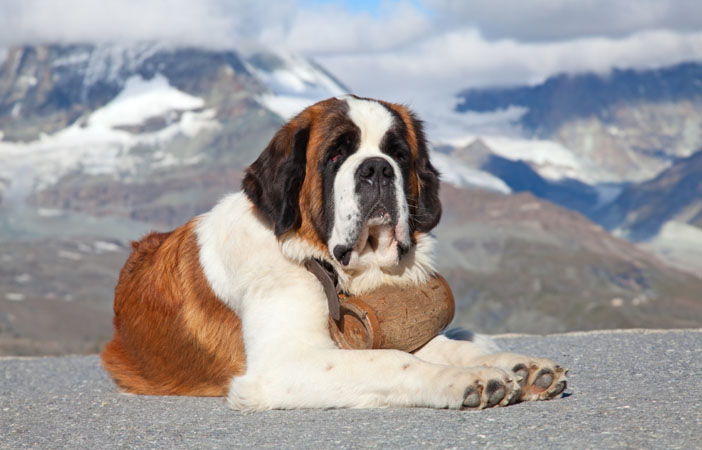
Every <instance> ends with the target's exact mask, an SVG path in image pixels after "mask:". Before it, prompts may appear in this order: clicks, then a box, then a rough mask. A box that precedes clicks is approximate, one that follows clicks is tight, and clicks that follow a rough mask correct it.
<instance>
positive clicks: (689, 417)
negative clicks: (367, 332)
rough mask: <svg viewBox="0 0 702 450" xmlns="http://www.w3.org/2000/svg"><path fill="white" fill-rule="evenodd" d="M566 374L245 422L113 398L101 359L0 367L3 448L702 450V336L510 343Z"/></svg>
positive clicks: (181, 402) (179, 403) (178, 405)
mask: <svg viewBox="0 0 702 450" xmlns="http://www.w3.org/2000/svg"><path fill="white" fill-rule="evenodd" d="M497 341H498V342H499V344H500V345H501V346H503V347H504V348H505V349H506V350H510V351H520V352H523V353H532V354H535V355H536V354H538V355H540V356H547V357H550V358H553V359H554V360H556V361H557V362H558V363H560V364H562V365H565V366H567V367H569V368H570V376H569V385H568V389H567V390H566V391H565V393H564V396H563V397H562V398H558V399H555V400H552V401H547V402H536V403H522V404H518V405H513V406H509V407H507V408H500V409H490V410H484V411H463V412H462V411H448V410H430V409H384V410H326V411H322V410H302V411H269V412H263V413H251V414H241V413H239V412H236V411H232V410H230V409H229V408H228V407H227V406H226V404H225V403H224V401H223V399H220V398H173V397H142V396H130V395H123V394H119V393H117V391H116V389H115V387H114V385H113V384H112V382H111V381H110V379H109V378H108V376H107V375H106V373H105V372H104V371H103V370H102V369H101V367H100V364H99V358H98V357H97V356H69V357H57V358H26V359H23V358H4V359H0V373H1V374H2V375H0V377H1V378H0V380H1V381H0V436H2V438H0V448H100V449H109V448H125V447H126V448H198V449H199V448H251V447H256V448H313V449H317V448H319V449H325V448H331V447H334V448H340V449H343V448H384V449H385V448H403V449H405V448H422V449H423V448H471V447H487V446H490V447H497V448H539V447H541V448H556V447H559V448H562V447H565V448H598V449H600V448H666V449H668V448H699V445H700V440H702V407H701V406H700V405H702V381H700V378H699V377H700V373H702V330H673V331H651V330H631V331H614V332H611V331H610V332H593V333H571V334H564V335H550V336H503V337H500V338H498V339H497Z"/></svg>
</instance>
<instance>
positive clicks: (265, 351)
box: [228, 274, 519, 410]
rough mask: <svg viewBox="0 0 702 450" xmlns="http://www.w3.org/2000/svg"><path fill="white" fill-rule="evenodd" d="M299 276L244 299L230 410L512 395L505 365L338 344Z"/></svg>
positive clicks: (495, 400)
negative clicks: (240, 371)
mask: <svg viewBox="0 0 702 450" xmlns="http://www.w3.org/2000/svg"><path fill="white" fill-rule="evenodd" d="M303 275H305V274H303ZM301 278H302V277H298V279H296V282H295V284H290V285H288V286H285V284H286V283H284V282H279V283H278V285H279V286H280V290H276V291H275V292H273V291H271V289H270V288H269V287H268V288H267V289H268V297H267V298H265V299H261V297H260V296H254V297H252V300H251V301H246V306H245V309H244V310H243V311H242V313H241V314H240V317H241V320H242V328H243V335H244V343H245V347H246V373H245V374H244V375H242V376H240V377H235V378H234V379H233V380H232V383H231V385H230V389H229V397H228V400H229V403H230V405H231V406H232V407H234V408H235V409H240V410H264V409H291V408H343V407H357V408H366V407H390V406H396V407H411V406H420V407H433V408H455V409H459V408H485V407H491V406H503V405H507V404H510V403H513V402H514V401H516V399H517V394H518V392H519V385H518V384H517V381H516V376H515V375H514V374H513V373H512V372H510V371H507V370H503V369H499V368H494V367H483V366H481V367H474V368H459V367H448V366H442V365H438V364H432V363H429V362H426V361H422V360H420V359H419V358H417V357H415V356H414V355H411V354H409V353H406V352H402V351H398V350H341V349H339V348H337V347H336V345H335V344H334V343H333V341H332V340H331V337H330V335H329V329H328V312H327V305H326V299H325V297H324V294H323V291H322V289H321V287H320V286H319V285H318V283H316V279H315V278H314V277H313V276H312V275H309V276H307V275H305V278H309V280H306V279H305V278H302V279H301ZM308 282H309V285H308V284H307V283H308Z"/></svg>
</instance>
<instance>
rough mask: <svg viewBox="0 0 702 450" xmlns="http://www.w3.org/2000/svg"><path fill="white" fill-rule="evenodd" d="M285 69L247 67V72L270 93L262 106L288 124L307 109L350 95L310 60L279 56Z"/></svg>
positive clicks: (263, 97) (279, 54)
mask: <svg viewBox="0 0 702 450" xmlns="http://www.w3.org/2000/svg"><path fill="white" fill-rule="evenodd" d="M275 56H276V57H278V58H279V59H280V60H281V63H282V64H281V65H280V67H278V68H275V69H273V70H271V71H267V70H263V69H260V68H258V67H255V66H254V65H251V64H248V63H247V67H246V68H247V70H249V72H251V73H252V74H253V75H254V76H256V77H257V78H258V79H259V80H261V81H262V82H263V83H264V84H265V85H266V86H267V87H268V90H269V92H268V93H266V94H264V95H262V96H260V98H259V100H260V101H261V103H262V104H263V105H264V106H265V107H266V108H268V109H270V110H271V111H273V112H274V113H276V114H278V115H279V116H281V117H282V118H283V119H285V120H289V119H291V118H292V117H294V116H295V115H296V114H297V113H299V112H300V111H302V110H303V109H305V108H306V107H308V106H310V105H312V104H314V103H316V102H318V101H320V100H324V99H327V98H329V97H337V96H340V95H344V94H347V92H346V89H345V88H344V87H343V86H341V85H339V83H337V82H336V81H335V80H334V79H333V78H332V77H331V76H329V75H327V74H326V73H325V72H324V71H323V70H321V69H320V68H319V67H317V66H316V65H315V64H314V63H312V62H310V61H309V60H307V59H306V58H303V57H301V56H298V55H293V54H289V53H283V52H280V53H276V54H275Z"/></svg>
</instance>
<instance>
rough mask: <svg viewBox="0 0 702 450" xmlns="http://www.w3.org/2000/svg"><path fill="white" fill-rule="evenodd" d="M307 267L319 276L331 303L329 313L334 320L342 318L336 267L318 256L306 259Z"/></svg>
mask: <svg viewBox="0 0 702 450" xmlns="http://www.w3.org/2000/svg"><path fill="white" fill-rule="evenodd" d="M305 268H307V270H309V271H310V272H312V274H313V275H314V276H315V277H317V279H318V280H319V282H320V283H322V287H323V288H324V293H325V294H326V296H327V303H328V304H329V315H330V316H331V318H332V319H334V320H337V321H338V320H339V319H340V318H341V305H340V303H339V292H340V289H339V282H338V280H339V277H338V275H337V274H336V271H335V270H334V268H333V267H332V266H331V265H330V264H329V263H327V262H326V261H321V262H320V261H319V260H318V259H316V258H309V259H307V260H306V261H305Z"/></svg>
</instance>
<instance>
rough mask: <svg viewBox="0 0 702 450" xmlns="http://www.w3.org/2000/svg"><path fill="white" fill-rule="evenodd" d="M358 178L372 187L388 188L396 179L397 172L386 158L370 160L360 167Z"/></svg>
mask: <svg viewBox="0 0 702 450" xmlns="http://www.w3.org/2000/svg"><path fill="white" fill-rule="evenodd" d="M356 178H357V179H358V181H360V182H365V183H370V184H371V185H377V186H381V187H382V186H388V185H390V183H391V182H392V181H393V179H394V178H395V171H394V170H393V169H392V166H391V165H390V163H389V162H387V160H385V159H384V158H368V159H366V160H365V161H363V163H361V165H360V166H359V167H358V172H356Z"/></svg>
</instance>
